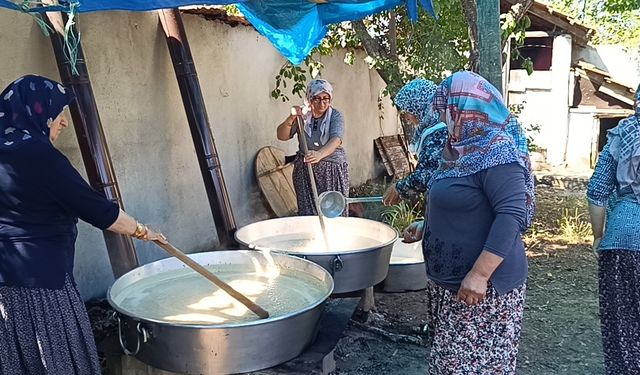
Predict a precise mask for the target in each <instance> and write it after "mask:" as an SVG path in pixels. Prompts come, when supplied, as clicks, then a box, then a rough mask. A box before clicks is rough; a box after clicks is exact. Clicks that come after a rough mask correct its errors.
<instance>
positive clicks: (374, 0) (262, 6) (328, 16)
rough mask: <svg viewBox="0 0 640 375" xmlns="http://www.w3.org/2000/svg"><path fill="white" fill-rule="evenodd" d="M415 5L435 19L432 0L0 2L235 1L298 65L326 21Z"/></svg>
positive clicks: (168, 1) (136, 5)
mask: <svg viewBox="0 0 640 375" xmlns="http://www.w3.org/2000/svg"><path fill="white" fill-rule="evenodd" d="M418 1H419V3H420V5H421V6H422V7H423V8H424V9H425V10H426V11H427V12H429V13H430V14H431V15H432V16H434V17H436V14H435V11H434V8H433V3H432V0H316V2H313V1H310V0H67V1H64V0H61V1H60V5H57V6H53V7H52V6H34V5H33V4H34V3H33V2H31V1H29V2H26V1H25V2H24V3H25V4H29V6H30V8H21V7H20V5H19V4H22V3H23V0H14V1H9V0H0V7H4V8H8V9H14V10H20V9H22V10H28V11H29V12H42V11H45V10H46V11H67V12H68V11H70V9H71V7H70V4H73V5H74V8H75V10H76V11H77V12H79V13H86V12H98V11H107V10H127V11H149V10H156V9H165V8H177V7H181V6H188V5H228V4H237V5H238V8H239V9H240V11H241V12H242V13H243V14H244V15H245V17H246V18H247V19H248V20H249V22H251V23H252V24H253V26H254V27H255V28H256V29H257V30H258V31H259V32H260V33H261V34H263V35H264V36H266V37H267V38H268V39H269V40H270V41H271V43H273V45H274V46H275V47H276V48H277V49H278V51H280V53H282V55H283V56H284V57H286V58H287V59H288V60H289V61H291V63H293V64H295V65H298V64H300V63H301V62H302V61H304V59H305V58H306V57H307V55H308V54H309V53H310V52H311V50H312V49H313V48H314V47H315V46H317V45H318V44H320V42H321V41H322V38H324V36H325V35H326V33H327V27H328V26H329V25H330V24H333V23H338V22H343V21H352V20H357V19H362V18H364V17H366V16H369V15H371V14H375V13H379V12H382V11H385V10H388V9H392V8H395V7H397V6H398V5H402V4H405V5H406V7H407V11H408V13H409V17H410V18H411V19H413V20H416V19H417V17H418Z"/></svg>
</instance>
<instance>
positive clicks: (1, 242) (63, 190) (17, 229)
mask: <svg viewBox="0 0 640 375" xmlns="http://www.w3.org/2000/svg"><path fill="white" fill-rule="evenodd" d="M118 213H119V207H118V205H117V204H116V203H113V202H111V201H109V200H107V199H106V198H105V196H104V195H102V194H100V193H98V192H97V191H95V190H93V189H92V188H91V187H90V186H89V185H88V184H87V182H86V181H85V180H84V179H83V178H82V176H80V174H79V173H78V171H76V169H75V168H74V167H73V166H72V165H71V163H70V162H69V160H68V159H67V158H66V157H65V156H64V155H63V154H62V153H61V152H59V151H58V150H56V149H55V148H54V147H53V145H51V144H50V143H48V142H47V143H44V142H30V143H28V144H25V145H23V146H21V147H20V148H19V149H16V150H13V151H12V152H7V153H0V285H7V286H23V287H36V288H48V289H60V288H62V287H63V285H64V279H65V275H66V274H70V275H71V274H72V272H73V258H74V252H75V239H76V234H77V230H76V223H77V218H80V219H82V220H84V221H86V222H88V223H90V224H92V225H94V226H96V227H98V228H100V229H106V228H108V227H109V226H111V225H112V224H113V223H114V222H115V221H116V219H117V218H118Z"/></svg>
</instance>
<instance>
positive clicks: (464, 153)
mask: <svg viewBox="0 0 640 375" xmlns="http://www.w3.org/2000/svg"><path fill="white" fill-rule="evenodd" d="M435 107H436V108H438V109H440V110H443V111H445V113H446V118H447V127H448V128H449V147H450V149H451V150H453V151H455V152H456V153H457V159H456V160H453V161H448V160H442V161H441V163H440V167H439V168H438V170H437V171H436V172H435V174H434V179H433V180H434V181H436V180H439V179H443V178H449V177H464V176H469V175H472V174H475V173H477V172H480V171H482V170H485V169H489V168H492V167H495V166H498V165H503V164H509V163H518V164H520V165H521V166H522V167H523V168H524V169H525V171H526V177H525V188H526V196H527V198H526V208H527V219H526V223H525V225H526V226H527V227H528V226H530V225H531V222H532V221H533V214H534V211H535V194H534V188H533V174H532V172H531V163H530V160H529V151H528V149H527V139H526V137H525V135H524V132H523V130H522V127H521V126H520V124H519V122H518V121H517V119H516V118H515V117H514V116H513V115H512V114H511V113H510V112H509V110H508V109H507V107H506V106H505V105H504V102H503V101H502V96H501V95H500V93H499V92H498V90H497V89H496V88H495V87H494V86H493V85H491V83H489V82H488V81H487V80H486V79H484V78H482V77H481V76H480V75H478V74H476V73H472V72H458V73H454V74H453V75H451V76H450V77H448V78H447V79H445V80H444V81H443V82H442V83H441V84H440V86H439V87H438V90H437V92H436V99H435ZM524 229H526V228H523V230H524Z"/></svg>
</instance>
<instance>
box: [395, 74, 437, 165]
mask: <svg viewBox="0 0 640 375" xmlns="http://www.w3.org/2000/svg"><path fill="white" fill-rule="evenodd" d="M437 87H438V86H437V85H436V84H435V83H433V82H432V81H429V80H426V79H422V78H416V79H414V80H413V81H411V82H409V83H407V84H406V85H404V86H403V87H402V88H401V89H400V91H398V93H397V94H396V96H395V98H394V99H393V101H394V103H395V105H396V107H398V109H400V110H401V111H404V112H408V113H410V114H412V115H414V116H415V117H416V118H417V119H418V126H417V128H416V129H415V131H414V133H413V136H412V137H411V141H410V143H409V151H411V152H413V153H415V154H417V155H419V154H420V149H421V146H422V144H423V142H424V139H425V138H426V136H428V135H429V134H431V133H433V131H435V130H438V129H440V127H441V126H442V127H444V124H441V126H436V125H438V124H439V123H440V115H439V114H438V111H435V110H434V109H433V99H434V97H435V95H436V88H437Z"/></svg>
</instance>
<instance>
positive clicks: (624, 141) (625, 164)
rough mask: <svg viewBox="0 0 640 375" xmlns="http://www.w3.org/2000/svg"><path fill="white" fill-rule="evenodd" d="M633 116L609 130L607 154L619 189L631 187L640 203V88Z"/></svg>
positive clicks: (637, 92)
mask: <svg viewBox="0 0 640 375" xmlns="http://www.w3.org/2000/svg"><path fill="white" fill-rule="evenodd" d="M634 107H635V108H634V109H635V114H633V115H631V116H629V117H627V118H626V119H624V120H622V121H620V123H619V124H618V126H616V127H615V128H613V129H611V130H609V134H608V138H609V143H610V146H609V152H610V153H611V156H612V157H613V159H614V160H615V161H616V163H617V167H616V179H617V180H618V183H619V184H620V187H621V188H625V187H631V189H632V190H633V193H634V195H635V197H636V199H637V200H638V202H640V86H638V89H637V90H636V95H635V103H634Z"/></svg>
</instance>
